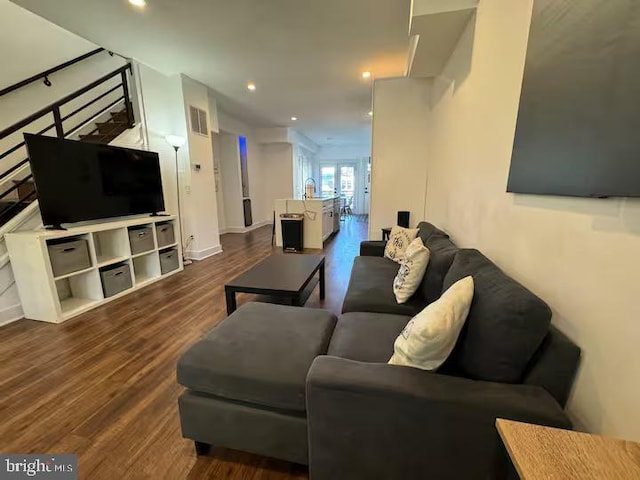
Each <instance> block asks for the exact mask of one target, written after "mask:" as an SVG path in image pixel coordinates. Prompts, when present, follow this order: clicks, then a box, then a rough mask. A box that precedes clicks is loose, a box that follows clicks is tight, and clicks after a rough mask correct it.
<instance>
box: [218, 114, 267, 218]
mask: <svg viewBox="0 0 640 480" xmlns="http://www.w3.org/2000/svg"><path fill="white" fill-rule="evenodd" d="M218 121H219V125H220V131H221V132H226V133H232V134H234V135H242V136H243V137H245V138H246V139H247V169H248V173H249V197H250V198H251V210H252V216H253V227H256V226H260V225H265V224H266V223H271V216H272V215H273V205H272V204H270V202H268V201H267V200H266V198H265V181H264V176H265V170H264V166H263V162H262V151H261V145H260V144H259V143H258V140H257V136H256V131H255V129H254V128H253V127H252V126H250V125H247V124H246V123H244V122H243V121H241V120H239V119H237V118H235V117H233V116H231V115H229V114H227V113H226V112H225V111H223V110H220V109H218ZM221 187H222V188H223V189H224V184H223V185H222V186H221ZM226 208H227V205H226V204H225V209H226ZM227 223H229V219H227ZM242 225H243V226H244V223H242ZM229 226H230V225H227V228H229ZM243 228H244V227H243Z"/></svg>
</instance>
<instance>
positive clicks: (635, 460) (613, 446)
mask: <svg viewBox="0 0 640 480" xmlns="http://www.w3.org/2000/svg"><path fill="white" fill-rule="evenodd" d="M496 426H497V428H498V432H499V433H500V437H501V438H502V441H503V443H504V444H505V447H506V448H507V451H508V452H509V456H510V457H511V461H512V462H513V464H514V466H515V467H516V470H517V471H518V474H519V475H520V478H521V479H522V480H554V479H558V480H577V479H580V480H583V479H594V480H596V479H597V480H608V479H616V480H623V479H624V480H627V479H640V443H636V442H631V441H626V440H619V439H616V438H610V437H603V436H599V435H590V434H588V433H579V432H573V431H570V430H562V429H559V428H551V427H543V426H540V425H532V424H529V423H521V422H514V421H511V420H504V419H501V418H499V419H498V420H497V421H496Z"/></svg>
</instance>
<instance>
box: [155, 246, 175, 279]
mask: <svg viewBox="0 0 640 480" xmlns="http://www.w3.org/2000/svg"><path fill="white" fill-rule="evenodd" d="M179 266H180V262H179V260H178V250H176V249H175V248H172V249H171V250H165V251H164V252H160V272H162V274H163V275H164V274H165V273H169V272H172V271H174V270H175V269H177V268H178V267H179Z"/></svg>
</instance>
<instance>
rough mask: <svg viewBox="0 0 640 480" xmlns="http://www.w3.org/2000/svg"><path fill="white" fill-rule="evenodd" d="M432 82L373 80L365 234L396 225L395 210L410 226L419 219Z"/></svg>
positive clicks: (375, 235)
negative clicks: (401, 212) (405, 216)
mask: <svg viewBox="0 0 640 480" xmlns="http://www.w3.org/2000/svg"><path fill="white" fill-rule="evenodd" d="M430 87H431V82H430V81H429V80H423V79H412V78H396V79H388V80H376V81H375V82H374V88H373V112H374V114H373V135H372V148H371V213H370V216H369V238H371V239H380V238H382V233H381V229H382V228H384V227H391V226H393V225H396V222H397V212H398V210H408V211H410V212H411V224H412V225H413V224H417V223H418V222H419V221H421V220H423V219H424V202H425V184H426V174H427V173H426V172H427V156H428V154H427V147H428V140H427V137H428V126H429V97H430V91H431V89H430Z"/></svg>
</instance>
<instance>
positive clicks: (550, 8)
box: [507, 0, 640, 197]
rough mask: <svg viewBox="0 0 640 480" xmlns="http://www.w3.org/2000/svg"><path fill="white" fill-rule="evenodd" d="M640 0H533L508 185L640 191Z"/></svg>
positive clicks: (558, 190) (538, 190) (585, 192)
mask: <svg viewBox="0 0 640 480" xmlns="http://www.w3.org/2000/svg"><path fill="white" fill-rule="evenodd" d="M637 3H639V2H637V1H623V0H608V1H602V0H565V1H562V2H559V1H557V0H536V1H535V3H534V10H533V18H532V23H531V29H530V32H529V44H528V48H527V58H526V61H525V72H524V80H523V85H522V93H521V98H520V110H519V113H518V122H517V128H516V135H515V143H514V148H513V155H512V158H511V170H510V172H509V182H508V187H507V191H509V192H516V193H534V194H549V195H571V196H581V197H608V196H629V197H636V196H640V108H639V107H638V99H640V28H639V26H640V8H638V7H639V5H637Z"/></svg>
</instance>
